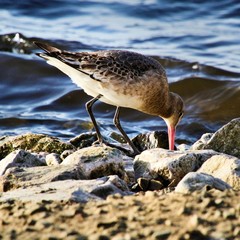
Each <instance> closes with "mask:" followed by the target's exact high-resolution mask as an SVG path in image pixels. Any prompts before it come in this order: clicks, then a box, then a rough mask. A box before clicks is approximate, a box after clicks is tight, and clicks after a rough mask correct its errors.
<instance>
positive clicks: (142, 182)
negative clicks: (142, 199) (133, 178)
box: [137, 178, 164, 191]
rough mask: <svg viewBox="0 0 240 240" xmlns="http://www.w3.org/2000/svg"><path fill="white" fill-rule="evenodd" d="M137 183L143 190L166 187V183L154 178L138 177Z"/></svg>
mask: <svg viewBox="0 0 240 240" xmlns="http://www.w3.org/2000/svg"><path fill="white" fill-rule="evenodd" d="M137 183H138V185H139V187H140V189H141V190H142V191H148V190H149V191H154V190H161V189H163V188H164V185H163V184H162V183H161V182H160V181H157V180H154V179H150V180H149V179H146V178H138V180H137Z"/></svg>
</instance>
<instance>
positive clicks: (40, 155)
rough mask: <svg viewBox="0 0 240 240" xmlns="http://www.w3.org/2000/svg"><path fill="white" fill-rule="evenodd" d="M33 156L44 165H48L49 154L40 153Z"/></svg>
mask: <svg viewBox="0 0 240 240" xmlns="http://www.w3.org/2000/svg"><path fill="white" fill-rule="evenodd" d="M31 154H32V155H34V156H35V157H37V158H38V159H39V160H40V161H41V162H42V163H43V165H47V163H46V156H47V155H48V154H49V153H48V152H39V153H34V152H31Z"/></svg>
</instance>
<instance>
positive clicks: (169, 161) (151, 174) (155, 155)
mask: <svg viewBox="0 0 240 240" xmlns="http://www.w3.org/2000/svg"><path fill="white" fill-rule="evenodd" d="M216 154H219V153H217V152H215V151H212V150H197V151H190V150H189V151H183V152H181V151H169V150H165V149H160V148H156V149H150V150H146V151H144V152H142V153H141V154H140V155H138V156H136V157H135V159H134V171H135V178H136V179H138V178H140V177H142V178H147V179H155V180H159V181H160V182H161V183H162V184H163V185H164V186H165V187H174V186H176V185H177V183H178V182H179V181H180V180H181V179H182V178H183V177H184V176H185V175H186V174H187V173H188V172H192V171H197V170H198V169H199V168H200V166H201V165H202V164H203V163H204V162H205V161H206V160H207V159H209V158H210V157H212V156H213V155H216Z"/></svg>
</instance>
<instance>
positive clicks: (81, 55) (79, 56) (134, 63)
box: [58, 50, 165, 81]
mask: <svg viewBox="0 0 240 240" xmlns="http://www.w3.org/2000/svg"><path fill="white" fill-rule="evenodd" d="M58 55H59V56H58V58H60V60H61V61H63V62H64V63H66V64H68V65H70V66H72V67H73V68H75V69H78V70H80V71H83V72H85V73H86V74H89V75H91V76H93V77H95V78H96V79H99V80H100V81H101V79H106V77H107V78H108V79H111V77H114V78H121V79H122V78H128V79H130V78H131V79H136V78H141V76H143V75H144V74H145V73H146V72H149V71H155V72H156V73H157V74H160V75H163V74H165V71H164V69H163V67H162V65H161V64H160V63H159V62H158V61H157V60H155V59H153V58H151V57H148V56H145V55H142V54H140V53H136V52H132V51H123V50H104V51H96V52H68V51H62V52H60V53H59V54H58Z"/></svg>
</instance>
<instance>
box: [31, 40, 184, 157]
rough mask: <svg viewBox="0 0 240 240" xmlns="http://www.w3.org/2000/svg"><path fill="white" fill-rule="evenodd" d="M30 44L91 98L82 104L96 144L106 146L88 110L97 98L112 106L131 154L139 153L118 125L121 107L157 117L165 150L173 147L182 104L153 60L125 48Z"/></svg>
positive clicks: (156, 62) (159, 65)
mask: <svg viewBox="0 0 240 240" xmlns="http://www.w3.org/2000/svg"><path fill="white" fill-rule="evenodd" d="M34 43H35V44H36V45H37V46H38V47H39V48H40V49H42V50H44V52H42V53H36V54H37V55H38V56H39V57H41V58H43V59H45V60H46V62H47V63H48V64H50V65H52V66H54V67H56V68H58V69H59V70H60V71H62V72H63V73H65V74H66V75H68V76H69V77H70V78H71V79H72V81H73V82H74V83H75V84H76V85H77V86H79V87H80V88H82V89H83V90H84V91H85V92H86V93H87V94H88V95H90V96H91V97H92V99H91V100H90V101H88V102H87V103H86V105H85V106H86V110H87V112H88V114H89V116H90V118H91V121H92V123H93V126H94V128H95V131H96V135H97V139H98V143H99V144H106V145H109V143H107V142H106V140H104V138H103V137H102V135H101V132H100V130H99V127H98V125H97V122H96V119H95V117H94V114H93V111H92V107H93V105H94V103H95V102H96V101H98V100H100V101H102V102H104V103H107V104H110V105H113V106H116V111H115V115H114V118H113V122H114V125H115V126H116V128H117V129H118V130H119V131H120V133H121V134H122V136H123V138H124V139H125V141H126V142H127V143H128V144H129V145H130V146H131V148H132V150H133V152H132V154H133V155H134V156H135V155H137V154H139V153H140V152H139V150H138V149H137V147H136V146H135V145H134V144H133V142H132V140H131V139H130V138H129V137H128V135H127V134H126V133H125V131H124V130H123V128H122V126H121V123H120V119H119V116H120V109H121V108H131V109H135V110H138V111H140V112H143V113H146V114H149V115H153V116H159V117H161V118H162V119H163V120H164V121H165V123H166V125H167V128H168V142H169V150H174V147H175V145H174V143H175V134H176V126H177V124H178V123H179V121H180V120H181V118H182V116H183V113H184V103H183V100H182V98H181V97H180V96H179V95H178V94H176V93H173V92H170V90H169V84H168V80H167V76H166V72H165V70H164V68H163V66H162V65H161V64H160V63H159V62H158V61H157V60H156V59H154V58H152V57H149V56H145V55H142V54H140V53H137V52H133V51H126V50H99V51H94V52H70V51H66V50H61V49H58V48H56V47H54V46H51V45H49V44H46V43H43V42H37V41H36V42H34Z"/></svg>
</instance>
